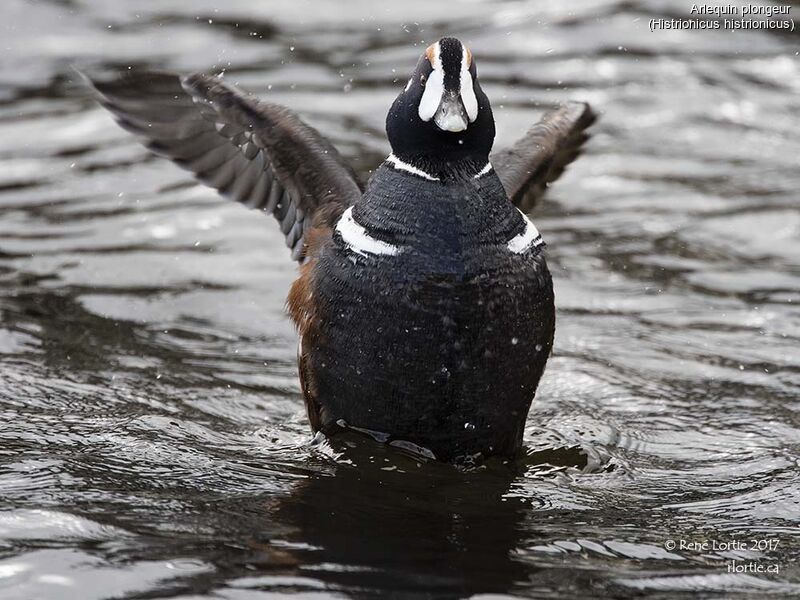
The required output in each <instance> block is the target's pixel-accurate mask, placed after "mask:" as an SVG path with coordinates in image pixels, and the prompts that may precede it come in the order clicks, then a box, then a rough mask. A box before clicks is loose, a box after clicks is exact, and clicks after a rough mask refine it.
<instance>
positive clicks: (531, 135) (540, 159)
mask: <svg viewBox="0 0 800 600" xmlns="http://www.w3.org/2000/svg"><path fill="white" fill-rule="evenodd" d="M595 119H596V116H595V114H594V113H593V112H592V109H591V108H590V107H589V105H588V104H585V103H583V102H570V103H568V104H565V105H564V106H561V107H559V108H557V109H555V110H552V111H550V112H548V113H546V114H545V115H544V117H542V120H541V121H539V122H538V123H536V125H534V126H533V127H531V128H530V129H529V130H528V132H527V133H526V134H525V135H524V136H522V137H521V138H520V139H519V140H517V142H516V143H515V144H514V145H513V146H511V147H510V148H505V149H503V150H501V151H500V152H498V153H496V154H494V155H493V156H492V158H491V161H492V166H493V167H494V170H495V171H496V172H497V176H498V177H499V178H500V181H501V182H502V183H503V187H504V188H505V189H506V192H507V193H508V197H509V198H510V199H511V201H512V202H513V203H514V204H515V205H516V206H517V207H519V208H520V209H521V210H522V211H524V212H528V211H530V210H531V209H532V208H533V207H534V206H535V205H536V203H537V202H538V201H539V199H540V198H541V197H542V195H543V194H544V192H545V190H546V189H547V185H548V184H549V183H551V182H553V181H555V180H556V179H558V178H559V177H560V176H561V173H563V172H564V169H565V168H566V167H567V165H568V164H569V163H571V162H572V161H573V160H575V158H576V157H577V156H578V155H579V154H580V152H581V146H582V145H583V143H584V142H585V141H586V140H587V139H588V138H589V135H588V134H587V133H586V129H587V128H588V127H589V126H590V125H591V124H592V123H594V122H595Z"/></svg>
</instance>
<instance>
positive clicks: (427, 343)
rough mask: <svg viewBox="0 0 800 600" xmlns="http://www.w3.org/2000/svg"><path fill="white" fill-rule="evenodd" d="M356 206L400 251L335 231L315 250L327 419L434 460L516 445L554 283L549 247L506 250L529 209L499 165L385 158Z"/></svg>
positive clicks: (316, 364) (317, 355)
mask: <svg viewBox="0 0 800 600" xmlns="http://www.w3.org/2000/svg"><path fill="white" fill-rule="evenodd" d="M353 218H354V219H355V221H356V222H357V223H359V224H360V225H361V226H363V227H364V229H365V230H366V231H367V232H368V234H369V235H370V236H371V237H373V238H376V239H379V240H381V241H383V242H386V243H388V244H391V245H392V246H395V247H396V248H397V249H398V253H397V254H395V255H373V254H369V253H365V254H362V253H359V252H356V251H354V249H353V248H352V247H351V246H349V245H348V243H347V241H346V240H345V239H343V237H342V236H341V234H339V233H338V232H337V233H336V234H334V236H333V240H332V241H331V243H330V245H329V246H328V247H326V248H325V249H324V250H323V252H322V253H321V256H320V260H319V262H318V264H317V267H316V273H315V285H314V294H315V296H316V301H317V309H318V311H319V312H318V316H319V327H320V330H319V331H320V334H319V336H318V339H316V340H315V341H314V347H313V348H308V349H307V351H308V352H309V355H310V357H311V360H310V363H311V369H312V370H313V378H314V381H315V387H316V389H317V395H318V402H319V403H320V405H321V406H322V407H323V409H322V415H321V417H322V421H323V429H329V430H330V429H332V428H334V427H335V423H336V422H337V421H338V420H343V421H345V422H346V423H347V424H348V425H351V426H357V427H361V428H365V429H370V430H374V431H378V432H383V433H387V434H390V435H391V436H392V437H393V438H396V439H402V440H405V441H411V442H413V443H416V444H418V445H421V446H424V447H426V448H429V449H430V450H432V451H433V452H434V453H435V454H436V455H437V457H438V458H440V459H452V458H454V457H456V456H459V455H466V454H474V453H478V452H480V453H483V454H484V455H489V454H505V455H508V454H512V453H513V452H515V451H516V450H517V449H518V448H519V445H520V442H521V435H522V429H523V426H524V421H525V416H526V414H527V411H528V408H529V406H530V402H531V400H532V399H533V395H534V392H535V390H536V386H537V384H538V381H539V378H540V376H541V374H542V371H543V369H544V365H545V362H546V360H547V356H548V354H549V352H550V348H551V345H552V337H553V328H554V308H553V292H552V282H551V279H550V274H549V272H548V270H547V266H546V263H545V260H544V256H543V255H542V253H541V248H534V247H531V248H529V249H528V250H527V251H525V252H522V253H519V254H516V253H513V252H511V251H510V250H509V247H508V241H509V240H510V239H512V238H514V237H515V236H516V235H519V234H521V233H523V232H524V231H525V227H526V221H525V219H524V218H523V217H522V215H521V214H520V213H519V211H517V209H516V208H514V207H513V206H512V204H511V203H510V201H509V200H508V199H507V197H506V195H505V192H504V191H503V188H502V186H501V184H500V182H499V180H498V179H497V177H496V176H495V175H494V173H493V172H490V173H489V174H487V175H485V176H483V177H481V178H479V179H475V178H473V177H463V178H460V179H457V180H455V181H449V182H446V183H445V182H439V181H428V180H424V179H421V178H419V177H416V176H414V175H411V174H408V173H405V172H401V171H396V170H394V169H392V168H391V167H388V166H384V167H382V168H381V169H379V170H378V172H377V173H376V175H375V177H374V178H373V180H372V181H371V182H370V186H369V188H368V190H367V192H366V193H365V195H364V198H363V200H362V201H360V202H359V203H358V204H357V205H356V206H355V207H354V209H353Z"/></svg>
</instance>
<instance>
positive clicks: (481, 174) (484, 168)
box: [472, 162, 492, 179]
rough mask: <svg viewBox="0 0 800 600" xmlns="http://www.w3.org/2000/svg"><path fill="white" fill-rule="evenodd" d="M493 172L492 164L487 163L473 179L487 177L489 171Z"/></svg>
mask: <svg viewBox="0 0 800 600" xmlns="http://www.w3.org/2000/svg"><path fill="white" fill-rule="evenodd" d="M491 170H492V163H490V162H487V163H486V166H484V167H483V168H482V169H481V170H480V171H478V172H477V173H476V174H475V175H473V177H472V178H473V179H480V178H481V177H483V176H484V175H486V174H487V173H488V172H489V171H491Z"/></svg>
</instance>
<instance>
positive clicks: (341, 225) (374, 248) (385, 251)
mask: <svg viewBox="0 0 800 600" xmlns="http://www.w3.org/2000/svg"><path fill="white" fill-rule="evenodd" d="M336 231H338V232H339V234H340V235H341V236H342V240H343V241H344V243H345V244H347V247H348V248H350V249H351V250H352V251H353V252H355V253H356V254H360V255H361V256H367V254H382V255H385V256H396V255H397V254H399V253H400V248H398V247H397V246H393V245H392V244H388V243H386V242H383V241H381V240H376V239H375V238H374V237H372V236H371V235H370V234H369V232H368V231H367V230H366V229H365V228H364V227H363V226H362V225H361V224H360V223H358V222H357V221H356V220H355V219H354V218H353V207H352V206H351V207H350V208H348V209H347V210H346V211H344V213H342V217H341V218H340V219H339V222H338V223H336Z"/></svg>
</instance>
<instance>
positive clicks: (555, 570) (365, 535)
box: [0, 0, 800, 599]
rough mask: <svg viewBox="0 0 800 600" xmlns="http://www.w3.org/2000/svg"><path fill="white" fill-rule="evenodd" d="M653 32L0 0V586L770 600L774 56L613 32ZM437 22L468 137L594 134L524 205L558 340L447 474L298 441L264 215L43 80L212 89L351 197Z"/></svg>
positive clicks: (786, 399) (783, 67) (633, 17)
mask: <svg viewBox="0 0 800 600" xmlns="http://www.w3.org/2000/svg"><path fill="white" fill-rule="evenodd" d="M794 8H795V7H793V9H794ZM687 10H688V6H687V5H685V4H684V3H681V2H660V1H656V0H652V1H646V2H641V3H636V4H631V3H628V2H622V1H620V0H597V1H595V0H592V1H590V2H582V3H580V4H577V3H570V4H569V6H567V5H566V4H564V5H563V6H562V5H560V4H553V3H545V2H526V3H518V2H511V1H505V0H498V1H495V2H463V3H455V4H452V3H450V4H448V5H446V6H445V5H443V4H437V3H431V2H420V1H418V0H410V1H408V2H403V3H399V4H398V3H394V4H391V5H388V4H387V5H385V6H384V5H381V6H380V7H377V5H375V4H374V3H371V2H366V1H361V0H359V1H358V2H355V3H349V4H348V5H347V7H346V8H343V7H342V5H341V4H338V3H334V4H331V3H325V2H317V1H306V0H299V1H293V2H270V3H252V2H242V1H239V0H235V1H233V2H228V3H226V4H224V5H223V4H220V3H217V2H212V1H211V0H208V1H206V0H203V1H200V2H193V3H191V5H190V4H188V3H184V2H178V1H176V0H175V1H173V0H168V1H166V2H164V1H158V2H155V1H151V2H140V3H136V5H135V7H134V6H133V4H130V5H129V3H123V2H108V1H103V2H101V1H100V0H83V1H81V2H55V1H54V2H25V1H24V0H10V1H8V2H4V3H3V6H2V8H0V14H2V15H3V17H4V18H3V22H4V23H5V25H3V36H2V37H3V42H4V44H3V47H4V48H6V50H5V52H3V53H2V55H0V315H2V320H1V321H0V363H2V366H1V367H0V597H3V598H15V599H16V598H19V599H29V598H64V597H78V596H80V597H82V598H97V599H100V598H109V597H120V598H122V597H130V598H133V597H184V598H198V597H204V596H212V595H213V596H214V597H219V598H235V599H240V598H251V597H253V598H254V597H262V595H263V593H264V592H265V591H272V592H301V593H304V594H306V595H311V594H317V595H322V596H347V597H377V596H385V595H387V594H388V593H389V592H393V593H394V594H395V595H396V596H399V597H414V596H417V595H420V594H426V595H428V596H431V597H462V596H468V595H472V594H478V593H483V592H485V593H510V594H516V595H524V596H530V597H547V598H570V599H571V598H576V597H609V598H612V597H613V598H619V597H630V596H642V595H646V596H648V597H656V598H670V599H671V598H680V597H728V596H730V595H732V594H733V593H734V592H740V593H742V594H743V597H744V596H748V597H753V598H761V597H764V596H767V595H768V596H769V597H781V596H783V597H794V596H796V595H797V594H798V593H800V590H798V586H799V585H800V571H798V567H797V566H796V562H797V559H798V558H800V542H799V541H798V536H797V526H798V524H799V523H800V491H798V490H800V478H799V477H798V466H800V462H799V461H800V458H799V452H798V450H799V449H800V441H799V440H800V418H798V414H800V402H799V401H798V398H800V356H799V355H798V348H800V344H799V343H798V342H799V341H800V311H798V308H797V305H798V303H800V269H798V261H797V257H798V255H799V253H800V212H798V209H797V207H798V195H797V189H798V184H800V169H798V159H797V157H798V156H800V141H799V140H800V137H798V135H797V132H798V128H800V117H798V115H800V100H798V94H797V92H798V91H800V65H799V64H798V56H799V55H798V52H800V44H798V38H797V36H796V34H791V35H790V34H784V33H770V32H763V31H756V32H746V31H745V32H742V31H739V32H731V31H710V32H697V31H688V32H679V31H674V32H662V33H657V34H651V33H650V32H649V29H648V28H647V21H648V20H649V18H651V17H659V16H665V17H668V16H672V15H680V14H684V13H685V12H686V11H687ZM445 33H448V34H452V35H457V36H458V37H460V38H462V39H464V40H465V41H467V42H468V43H469V44H470V45H471V46H472V48H473V50H474V51H475V52H476V54H477V55H478V56H479V64H480V70H481V74H480V75H481V80H482V82H483V84H484V88H485V89H486V91H487V93H488V95H489V96H490V98H491V99H492V100H493V106H494V109H495V115H496V118H497V121H498V143H499V144H506V143H508V142H509V141H511V140H512V139H514V137H515V136H516V135H517V133H518V132H519V131H520V130H522V129H524V128H525V127H527V126H528V125H529V124H530V123H531V122H532V121H533V120H534V119H535V118H537V117H538V116H539V115H540V114H541V112H542V110H543V109H544V108H545V107H546V106H547V105H548V104H550V103H553V102H557V101H560V100H565V99H578V100H589V101H591V102H592V103H593V105H594V106H595V107H596V108H597V109H598V110H599V111H600V112H601V114H602V118H601V120H600V122H599V123H598V125H597V126H596V128H595V136H594V138H593V140H592V142H591V144H590V146H589V148H588V151H587V153H586V155H585V156H583V157H582V158H581V159H580V160H579V161H578V162H577V163H576V164H575V165H574V166H573V167H572V168H571V169H570V170H569V172H568V173H567V174H566V175H565V176H564V178H563V179H562V181H560V182H559V183H558V184H557V185H555V186H553V188H552V190H551V191H550V196H549V200H548V202H547V203H545V204H544V205H543V206H541V207H540V208H539V209H538V210H537V212H536V214H535V215H534V218H535V221H536V224H537V227H538V228H539V230H540V231H542V233H543V235H544V236H545V237H546V239H547V241H548V244H549V250H548V251H549V260H550V264H551V267H552V269H553V273H554V279H555V285H556V297H557V305H558V308H559V320H558V329H557V332H556V342H555V350H554V356H553V358H552V359H551V361H550V364H549V367H548V370H547V372H546V374H545V376H544V379H543V380H542V385H541V388H540V392H539V394H538V396H537V400H536V402H535V404H534V408H533V410H532V412H531V415H530V417H529V420H528V426H527V428H526V433H525V441H526V454H525V456H523V457H522V458H520V459H519V460H518V461H515V462H514V463H512V464H502V463H489V464H486V465H483V466H481V467H479V468H476V469H466V470H464V469H462V470H458V469H454V468H452V467H449V466H445V465H439V464H435V463H430V462H424V461H422V460H421V459H415V458H414V457H409V456H406V455H403V454H400V453H398V452H394V451H392V452H390V451H389V450H388V449H386V448H384V447H382V446H380V445H378V444H375V443H374V442H372V441H370V440H367V439H363V438H361V437H353V438H349V437H348V438H346V439H337V440H333V441H331V442H327V441H324V440H317V441H316V442H315V443H311V441H310V436H309V433H308V428H307V424H306V422H305V417H304V411H303V407H302V400H301V395H300V390H299V386H298V382H297V373H296V365H295V348H296V339H295V335H294V331H293V329H292V327H291V325H290V323H289V322H288V320H287V318H286V316H285V314H284V310H283V303H284V296H285V293H286V290H287V289H288V286H289V284H290V282H291V280H292V278H293V277H294V275H295V267H294V265H293V264H292V263H291V261H290V260H289V258H288V256H287V253H286V250H285V248H284V246H283V240H282V239H281V236H280V234H279V233H278V232H277V230H276V228H275V227H274V225H273V223H272V222H271V221H270V220H269V219H263V218H260V216H259V215H257V214H253V213H250V212H248V211H247V210H246V209H244V208H242V207H239V206H233V205H231V204H230V203H226V202H225V201H223V200H220V199H218V198H216V197H215V195H214V194H213V193H211V192H210V191H208V190H206V189H204V188H202V187H200V186H196V185H194V184H193V183H192V182H191V180H190V179H189V177H188V176H187V175H186V174H185V173H183V172H181V171H180V170H178V169H176V168H175V167H173V166H172V165H170V164H168V163H166V162H165V161H163V160H158V159H154V158H152V157H150V156H149V155H148V154H147V152H146V151H145V150H143V149H142V148H141V147H140V146H139V145H138V144H137V143H136V142H135V141H134V140H133V139H131V137H130V136H128V135H127V134H125V133H124V132H123V131H121V130H120V129H119V128H117V127H116V126H115V125H114V124H113V122H112V121H111V119H110V118H109V116H108V115H107V114H106V113H105V112H103V110H102V109H101V108H99V107H98V106H96V105H95V104H94V103H92V102H91V101H90V100H89V99H88V98H87V97H86V96H85V94H84V92H83V91H82V90H81V89H80V88H79V87H78V85H77V82H75V81H74V80H73V79H74V78H73V75H72V71H71V70H70V66H71V65H72V64H79V65H82V66H89V67H92V68H94V69H99V70H109V71H110V70H115V69H120V68H126V67H127V66H129V65H145V66H149V67H158V68H167V69H173V70H183V71H185V70H191V69H202V70H206V71H213V70H219V69H225V71H226V75H225V76H226V78H228V79H229V80H231V81H234V82H238V83H239V84H240V85H242V86H243V87H245V88H247V89H250V90H253V91H255V92H257V93H259V94H261V95H264V96H267V97H269V98H270V99H271V100H272V101H275V102H279V103H284V104H288V105H290V106H292V107H294V108H295V109H296V110H298V111H300V112H301V113H302V114H303V116H304V117H306V118H307V119H308V120H309V121H310V122H312V123H313V124H314V125H316V126H317V127H319V128H321V129H322V130H323V131H324V132H325V133H326V134H327V135H329V136H330V137H331V138H332V139H333V140H334V141H335V142H336V144H337V145H338V146H339V147H340V148H341V149H342V151H343V152H344V153H345V155H346V156H347V157H348V158H350V159H351V160H352V161H353V163H354V164H355V165H356V166H357V168H358V169H359V170H360V171H361V172H362V173H364V174H367V173H368V171H369V169H371V168H374V166H375V165H376V164H378V163H379V162H380V161H381V160H382V158H383V157H384V156H385V154H386V152H387V150H388V148H387V145H386V142H385V138H384V134H383V120H384V117H385V111H386V109H387V107H388V105H389V103H390V102H391V100H392V98H393V97H394V95H395V94H396V92H397V88H398V86H399V85H402V83H403V82H404V81H405V76H406V74H407V71H408V69H410V68H411V66H412V65H413V64H414V62H415V60H416V57H417V55H418V54H419V52H420V50H421V48H422V47H424V46H425V45H427V43H428V42H430V41H431V40H433V39H435V38H436V37H438V36H440V35H442V34H445ZM680 540H687V541H694V542H703V541H706V542H709V543H710V542H711V541H714V540H717V541H721V542H727V541H731V540H740V541H744V542H750V541H752V540H773V541H776V542H777V548H772V549H766V550H759V549H753V548H745V549H742V548H740V549H738V550H730V549H727V550H720V549H713V548H712V549H710V550H708V551H694V550H689V549H686V548H683V549H682V548H680V547H669V545H668V543H669V542H670V541H678V542H679V541H680ZM731 565H733V567H735V568H733V567H732V566H731ZM742 565H745V566H746V565H756V566H758V565H762V566H770V567H776V566H777V567H778V571H777V572H775V570H774V569H773V570H771V571H769V572H767V571H763V572H758V571H754V570H752V569H751V570H741V568H743V567H742ZM737 569H738V570H737ZM76 590H78V591H79V592H76ZM76 594H77V595H76Z"/></svg>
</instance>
